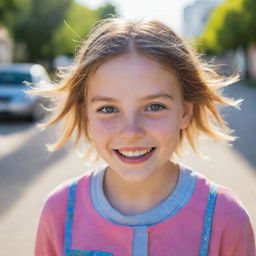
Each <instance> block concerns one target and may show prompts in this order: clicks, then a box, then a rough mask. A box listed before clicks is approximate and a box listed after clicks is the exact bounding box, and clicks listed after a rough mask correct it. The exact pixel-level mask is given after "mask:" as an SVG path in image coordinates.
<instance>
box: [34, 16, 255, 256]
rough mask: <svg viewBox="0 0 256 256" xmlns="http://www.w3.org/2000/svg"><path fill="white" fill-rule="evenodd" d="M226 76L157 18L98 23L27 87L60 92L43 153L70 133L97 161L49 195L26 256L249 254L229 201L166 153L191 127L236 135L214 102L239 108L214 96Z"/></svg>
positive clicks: (248, 239)
mask: <svg viewBox="0 0 256 256" xmlns="http://www.w3.org/2000/svg"><path fill="white" fill-rule="evenodd" d="M235 81H237V76H232V77H230V78H222V77H221V76H219V75H218V74H217V73H216V72H215V71H213V69H212V68H211V67H210V66H209V65H207V64H206V63H204V62H203V61H202V60H201V59H200V58H199V57H198V56H197V55H196V54H195V53H193V51H192V50H191V49H190V48H189V47H188V46H187V45H186V44H185V42H184V41H183V40H182V39H181V38H180V37H178V36H177V35H176V34H175V33H174V32H173V31H172V30H171V29H170V28H169V27H167V26H166V25H164V24H162V23H161V22H158V21H141V22H129V21H126V20H123V19H119V18H111V19H107V20H104V21H101V22H99V23H98V24H97V25H96V26H95V27H94V29H93V30H92V32H91V33H90V34H89V36H88V37H87V39H86V40H85V41H84V42H83V44H82V45H81V47H80V49H79V50H78V52H77V55H76V58H75V63H74V65H73V66H72V67H71V68H70V70H69V71H68V72H66V73H65V74H64V77H62V80H60V82H59V84H58V85H57V86H56V87H52V88H45V89H44V90H41V91H37V92H35V93H42V94H44V95H46V96H53V95H54V96H58V102H57V105H56V110H57V111H56V112H55V113H56V114H55V116H54V117H53V118H52V120H51V121H49V122H48V124H46V126H50V125H52V124H55V123H57V122H59V121H63V122H64V130H63V133H62V136H61V137H60V139H59V141H58V142H57V143H56V144H55V145H52V147H51V148H50V149H51V150H56V149H58V148H60V147H61V146H63V145H64V144H65V142H67V140H68V139H69V138H70V137H71V135H72V134H74V133H75V134H76V144H77V143H78V142H79V141H81V140H84V141H86V143H87V144H88V145H89V146H90V147H91V148H92V149H96V151H97V153H98V154H99V156H100V157H101V158H102V159H104V160H105V162H106V165H104V166H102V167H101V168H99V169H98V170H95V171H92V172H91V173H90V174H84V175H83V176H81V177H78V178H76V179H74V180H71V181H68V182H66V183H65V184H62V185H61V186H59V187H58V188H57V189H55V190H54V191H53V192H52V193H51V194H50V195H49V197H48V198H47V200H46V202H45V205H44V208H43V210H42V214H41V219H40V223H39V227H38V232H37V239H36V249H35V251H36V252H35V254H36V256H41V255H42V256H55V255H64V256H71V255H72V256H73V255H84V256H85V255H105V256H108V255H114V256H132V255H133V256H145V255H150V256H160V255H161V256H167V255H168V256H169V255H175V256H197V255H201V256H202V255H209V256H217V255H221V256H231V255H232V256H255V242H254V235H253V230H252V225H251V223H250V219H249V217H248V215H247V213H246V210H245V209H244V208H243V206H242V204H241V203H240V202H239V199H237V198H236V196H235V195H234V194H233V192H231V191H230V190H229V189H227V188H224V187H221V186H218V185H216V184H214V183H213V182H211V181H209V180H208V179H207V178H205V177H203V176H201V175H199V174H198V173H196V172H195V171H193V170H191V169H190V168H189V167H186V166H184V165H182V164H181V163H177V162H176V161H175V160H174V154H175V153H177V154H180V153H182V144H183V142H184V141H185V140H188V142H189V143H190V145H191V146H192V148H193V149H194V150H195V151H196V152H198V150H197V146H196V142H197V140H198V137H199V135H200V134H201V133H204V134H207V135H208V136H209V137H211V138H214V139H217V140H227V141H231V140H234V137H232V136H231V135H230V132H231V131H230V130H229V129H228V127H227V125H226V124H225V122H224V121H223V119H222V118H221V116H220V114H219V112H218V109H217V105H221V104H224V105H232V106H237V104H238V103H239V102H237V101H234V100H232V99H229V98H226V97H223V96H222V95H221V89H222V87H224V86H226V85H228V84H231V83H233V82H235ZM91 152H93V151H92V150H91Z"/></svg>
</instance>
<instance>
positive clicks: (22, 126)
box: [0, 117, 34, 135]
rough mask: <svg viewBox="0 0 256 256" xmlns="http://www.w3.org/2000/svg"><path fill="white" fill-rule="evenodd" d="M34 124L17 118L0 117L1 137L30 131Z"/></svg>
mask: <svg viewBox="0 0 256 256" xmlns="http://www.w3.org/2000/svg"><path fill="white" fill-rule="evenodd" d="M33 125H34V124H33V123H32V122H28V121H26V120H24V118H17V117H15V118H14V117H0V126H1V129H0V135H10V134H13V133H17V132H22V131H25V130H27V129H30V128H31V127H32V126H33Z"/></svg>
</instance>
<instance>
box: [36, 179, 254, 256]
mask: <svg viewBox="0 0 256 256" xmlns="http://www.w3.org/2000/svg"><path fill="white" fill-rule="evenodd" d="M70 184H71V182H68V183H66V184H64V185H62V186H60V187H58V188H57V189H56V190H55V191H53V193H51V194H50V196H49V197H48V199H47V200H46V203H45V205H44V208H43V210H42V214H41V218H40V222H39V226H38V232H37V238H36V248H35V255H36V256H46V255H47V256H57V255H58V256H59V255H63V247H64V229H65V218H66V206H67V198H68V192H69V187H70ZM209 185H210V184H209V181H208V180H206V179H205V178H204V177H201V176H200V177H197V184H196V189H195V191H194V194H193V196H192V198H191V199H190V201H189V202H188V203H187V204H186V206H185V207H184V208H182V209H181V210H180V211H179V212H178V213H177V214H176V215H174V216H173V217H171V218H170V219H168V220H166V221H164V222H161V223H159V224H157V225H153V226H150V227H149V228H148V232H149V245H148V248H149V255H150V256H156V255H157V256H160V255H161V256H167V255H168V256H169V255H175V256H197V255H199V250H200V242H201V233H202V228H203V219H204V214H205V207H206V203H207V199H208V193H209ZM89 187H90V176H87V175H86V176H83V177H81V178H80V179H79V181H78V186H77V192H76V193H77V194H76V207H75V213H74V226H73V233H72V239H73V240H72V249H77V250H96V251H106V252H112V253H113V255H114V256H131V255H132V241H133V230H132V228H130V227H125V226H121V225H116V224H113V223H111V222H109V221H107V220H105V219H104V218H102V217H101V216H100V215H99V214H98V213H97V212H96V211H95V209H94V208H93V206H92V203H91V200H90V193H89V192H90V191H89V189H90V188H89ZM208 255H209V256H217V255H219V256H255V255H256V253H255V241H254V234H253V230H252V226H251V223H250V219H249V217H248V215H247V213H246V211H245V209H244V207H243V206H242V204H241V203H240V202H239V199H237V197H236V195H235V194H234V193H233V192H231V191H230V190H228V189H227V188H223V187H220V188H219V190H218V196H217V201H216V206H215V212H214V218H213V229H212V237H211V243H210V249H209V254H208Z"/></svg>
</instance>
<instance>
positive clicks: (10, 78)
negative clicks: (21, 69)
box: [0, 71, 32, 85]
mask: <svg viewBox="0 0 256 256" xmlns="http://www.w3.org/2000/svg"><path fill="white" fill-rule="evenodd" d="M24 81H27V82H32V80H31V75H30V74H28V73H15V72H6V71H5V72H3V71H0V85H3V84H23V82H24Z"/></svg>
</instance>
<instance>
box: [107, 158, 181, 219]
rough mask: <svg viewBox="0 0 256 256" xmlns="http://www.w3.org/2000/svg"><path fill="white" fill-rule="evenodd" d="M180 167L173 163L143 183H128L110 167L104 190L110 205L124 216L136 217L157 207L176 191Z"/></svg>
mask: <svg viewBox="0 0 256 256" xmlns="http://www.w3.org/2000/svg"><path fill="white" fill-rule="evenodd" d="M178 178H179V166H178V165H177V164H174V163H172V162H170V163H168V164H167V165H166V166H165V167H163V168H162V169H161V170H158V171H157V172H155V173H154V174H153V175H151V176H150V177H148V178H147V179H145V180H143V181H141V182H128V181H126V180H124V179H122V178H121V177H120V176H119V175H118V174H117V173H115V171H113V170H111V169H110V168H109V167H108V168H107V170H106V173H105V177H104V185H103V189H104V192H105V195H106V197H107V199H108V201H109V202H110V204H111V205H112V206H113V207H114V208H115V209H116V210H118V211H119V212H121V213H122V214H124V215H134V214H139V213H142V212H145V211H147V210H150V209H152V208H154V207H156V206H157V205H158V204H159V203H161V202H162V201H164V200H165V199H166V198H167V197H168V196H169V195H170V194H171V193H172V191H173V190H174V188H175V186H176V184H177V182H178Z"/></svg>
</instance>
